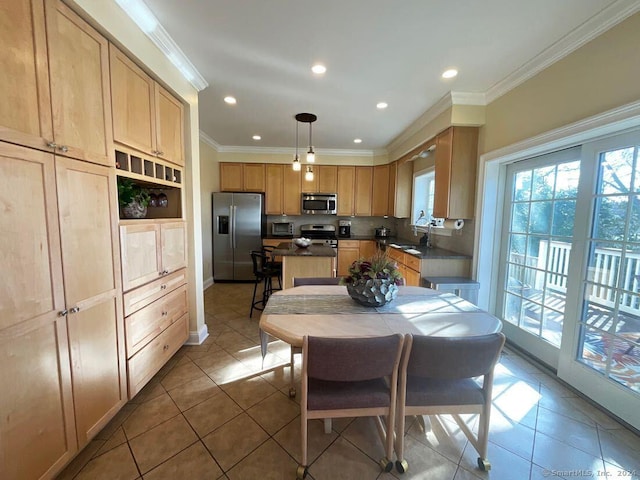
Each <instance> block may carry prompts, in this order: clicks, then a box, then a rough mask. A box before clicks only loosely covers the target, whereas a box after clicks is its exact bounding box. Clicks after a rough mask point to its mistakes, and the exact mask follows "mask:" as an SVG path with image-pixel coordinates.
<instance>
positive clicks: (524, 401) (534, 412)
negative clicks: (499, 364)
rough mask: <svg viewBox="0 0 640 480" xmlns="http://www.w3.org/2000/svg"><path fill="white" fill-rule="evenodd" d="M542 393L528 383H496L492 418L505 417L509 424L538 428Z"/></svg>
mask: <svg viewBox="0 0 640 480" xmlns="http://www.w3.org/2000/svg"><path fill="white" fill-rule="evenodd" d="M539 401H540V393H539V391H538V389H537V388H535V387H533V386H532V385H530V384H528V383H526V382H518V381H516V382H513V381H502V380H498V381H495V382H494V384H493V403H492V408H491V417H492V418H493V417H494V416H497V417H503V418H504V419H505V420H507V421H509V422H515V423H521V424H522V425H526V426H527V427H529V428H536V420H537V417H538V402H539Z"/></svg>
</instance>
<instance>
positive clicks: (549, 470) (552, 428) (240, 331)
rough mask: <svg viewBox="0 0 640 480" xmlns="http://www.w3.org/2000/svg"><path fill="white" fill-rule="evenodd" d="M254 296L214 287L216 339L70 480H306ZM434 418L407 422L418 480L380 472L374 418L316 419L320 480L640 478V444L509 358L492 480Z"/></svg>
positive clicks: (240, 288)
mask: <svg viewBox="0 0 640 480" xmlns="http://www.w3.org/2000/svg"><path fill="white" fill-rule="evenodd" d="M251 292H252V285H247V284H216V285H214V286H213V287H211V288H209V289H208V290H207V291H206V292H205V311H206V321H207V324H208V326H209V332H210V336H209V338H207V340H206V341H205V342H204V343H203V344H202V345H199V346H185V347H183V348H182V349H181V350H180V351H179V352H178V353H176V355H175V356H174V357H173V358H172V359H171V360H170V361H169V362H168V363H167V365H165V366H164V367H163V368H162V370H161V371H160V372H159V373H158V374H157V375H156V376H155V378H154V379H153V380H152V381H151V382H150V383H149V384H148V385H147V386H146V387H145V388H144V390H143V391H142V392H140V394H139V395H138V396H137V397H135V398H134V399H133V400H132V401H131V402H129V403H128V404H127V405H125V407H124V408H123V409H122V410H121V411H120V412H119V413H118V415H117V416H116V418H114V419H113V420H112V421H111V423H110V424H109V425H108V426H107V427H105V428H104V430H102V432H100V434H99V435H98V436H97V437H96V438H95V439H94V440H93V441H92V442H91V443H90V444H89V445H88V446H87V447H86V448H85V449H84V450H83V451H82V452H81V453H80V454H79V455H78V456H77V457H76V459H75V460H73V461H72V462H71V463H70V464H69V466H68V467H67V468H66V470H64V471H63V472H62V473H61V474H60V475H59V477H58V479H60V480H67V479H72V478H75V479H79V480H81V479H91V480H96V479H109V480H112V479H118V480H135V479H141V478H144V479H145V480H161V479H171V480H174V479H183V478H184V479H189V480H199V479H218V478H221V479H229V480H244V479H260V480H263V479H291V480H293V479H294V478H295V471H296V466H297V464H298V458H299V451H300V449H299V429H300V428H299V423H300V416H299V405H298V403H296V401H295V400H290V399H289V397H288V395H287V393H288V374H289V370H288V368H286V367H283V366H282V365H283V364H285V363H286V362H287V361H288V355H289V347H288V345H285V344H283V343H282V342H273V343H271V344H270V347H269V352H270V353H269V354H268V355H267V357H266V359H265V361H264V365H263V363H262V359H261V356H260V347H259V336H258V318H259V314H254V318H253V319H249V318H248V312H249V305H250V299H251ZM298 363H299V362H298ZM427 420H428V422H427V423H430V424H431V429H430V430H429V431H427V432H425V431H424V430H423V429H422V428H421V424H420V422H417V421H415V419H407V432H406V443H405V449H406V458H407V460H408V462H409V471H408V472H407V473H405V474H404V475H400V474H398V473H397V472H395V471H394V472H392V473H381V472H380V470H379V468H378V464H377V461H378V460H379V459H380V458H381V457H382V456H383V448H382V445H381V444H380V442H379V440H378V437H377V435H376V433H375V427H374V425H373V423H372V422H371V421H370V420H369V419H356V420H350V419H345V420H338V421H334V423H333V432H332V433H331V434H329V435H327V434H325V433H324V432H323V426H322V423H321V422H320V421H313V422H311V424H310V427H309V438H310V443H309V453H310V454H309V457H310V459H311V461H312V463H311V466H310V468H309V476H308V477H307V478H310V479H315V480H321V479H326V480H335V479H356V478H357V479H358V480H369V479H390V480H393V479H394V478H404V479H426V478H428V479H430V480H473V479H477V478H485V479H486V478H491V479H506V480H523V479H531V480H542V479H544V478H549V477H550V478H566V479H575V478H583V477H590V478H605V477H608V478H609V479H611V478H619V479H623V478H624V479H628V478H634V479H640V438H639V437H638V436H637V435H635V434H634V433H632V432H631V431H629V430H627V429H625V428H624V427H623V426H621V425H620V424H618V423H617V422H616V421H615V420H613V419H611V418H610V417H608V416H607V415H605V414H604V413H602V412H601V411H600V410H598V409H596V408H594V407H592V406H591V405H590V404H589V403H588V402H586V401H584V400H583V399H581V398H579V397H577V396H576V395H575V394H574V393H573V392H572V391H571V390H569V389H567V388H565V387H564V386H562V385H561V384H559V383H558V382H556V381H555V380H554V379H553V378H552V377H551V376H549V375H548V374H547V373H545V372H544V371H541V370H540V369H538V368H537V367H536V366H534V365H532V364H531V363H529V362H528V361H526V360H525V359H523V358H522V357H521V356H519V355H518V354H517V353H515V352H513V351H511V350H509V349H507V350H505V352H504V354H503V356H502V359H501V361H500V364H499V365H498V367H497V370H496V379H495V384H494V402H493V410H492V416H491V425H492V426H491V431H490V447H489V459H490V461H491V463H492V465H493V468H492V470H491V471H490V473H488V474H487V473H484V472H481V471H480V470H478V469H477V468H476V467H475V464H476V458H477V455H476V453H475V451H474V450H473V448H472V447H471V445H470V444H469V443H468V442H467V441H466V439H465V437H464V435H463V434H462V433H461V432H460V430H459V429H458V427H457V426H456V424H455V423H454V422H452V421H451V420H450V419H447V418H446V417H443V418H439V417H430V418H428V419H427ZM474 420H475V419H474V418H473V417H470V418H468V422H469V423H470V424H472V423H474Z"/></svg>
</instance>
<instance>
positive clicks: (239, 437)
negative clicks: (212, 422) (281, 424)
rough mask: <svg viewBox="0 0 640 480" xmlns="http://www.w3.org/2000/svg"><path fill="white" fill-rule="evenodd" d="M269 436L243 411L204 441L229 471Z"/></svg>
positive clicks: (225, 469)
mask: <svg viewBox="0 0 640 480" xmlns="http://www.w3.org/2000/svg"><path fill="white" fill-rule="evenodd" d="M268 438H269V435H268V434H267V433H266V432H265V431H264V430H263V429H262V427H260V425H258V424H257V423H256V422H254V421H253V420H252V419H251V417H249V416H248V415H247V414H246V413H243V414H241V415H238V416H237V417H235V418H233V419H231V420H230V421H229V422H227V423H225V424H224V425H222V426H221V427H220V428H218V429H217V430H215V431H213V432H211V433H210V434H209V435H207V436H206V437H204V438H203V439H202V441H203V442H204V444H205V445H206V446H207V448H208V449H209V451H210V452H211V454H212V455H213V456H214V458H215V459H216V461H217V462H218V463H219V464H220V466H221V467H222V469H223V470H224V471H227V470H229V469H230V468H231V467H233V466H234V465H235V464H236V463H238V462H239V461H240V460H242V459H243V458H244V457H246V456H247V455H248V454H250V453H251V452H252V451H253V450H255V449H256V448H258V447H259V446H260V445H261V444H263V443H264V442H265V441H266V440H268Z"/></svg>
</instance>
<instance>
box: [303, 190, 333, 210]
mask: <svg viewBox="0 0 640 480" xmlns="http://www.w3.org/2000/svg"><path fill="white" fill-rule="evenodd" d="M337 210H338V194H337V193H303V194H302V214H303V215H335V214H336V213H337Z"/></svg>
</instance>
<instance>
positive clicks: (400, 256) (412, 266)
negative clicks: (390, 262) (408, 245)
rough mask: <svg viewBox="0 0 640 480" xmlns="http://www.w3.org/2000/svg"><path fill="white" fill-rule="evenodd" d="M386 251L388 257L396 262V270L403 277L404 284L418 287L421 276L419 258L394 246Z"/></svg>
mask: <svg viewBox="0 0 640 480" xmlns="http://www.w3.org/2000/svg"><path fill="white" fill-rule="evenodd" d="M387 251H388V252H389V257H391V258H392V259H394V260H395V261H396V262H397V263H398V270H400V273H401V274H402V278H404V284H405V285H407V286H411V287H419V286H420V278H421V277H420V267H421V264H420V259H419V258H418V257H414V256H413V255H410V254H408V253H404V252H403V251H402V250H398V249H396V248H389V249H388V250H387Z"/></svg>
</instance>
